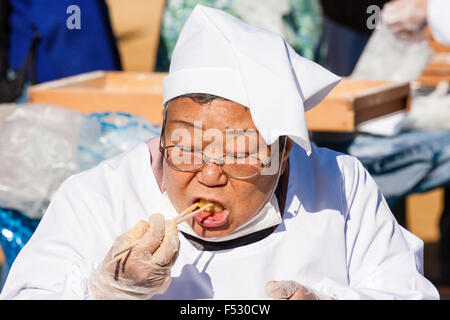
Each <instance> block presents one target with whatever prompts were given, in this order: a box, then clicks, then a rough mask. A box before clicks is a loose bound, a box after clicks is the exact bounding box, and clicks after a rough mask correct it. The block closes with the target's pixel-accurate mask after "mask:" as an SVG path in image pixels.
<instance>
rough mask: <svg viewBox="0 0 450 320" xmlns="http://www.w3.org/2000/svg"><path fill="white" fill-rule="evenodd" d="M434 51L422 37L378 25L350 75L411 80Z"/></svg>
mask: <svg viewBox="0 0 450 320" xmlns="http://www.w3.org/2000/svg"><path fill="white" fill-rule="evenodd" d="M432 55H433V51H432V50H431V48H430V47H429V45H428V42H427V40H425V39H420V38H419V39H402V38H399V37H398V36H396V35H395V33H394V32H393V31H391V30H390V29H389V27H387V26H385V25H380V26H379V27H378V28H377V29H376V30H375V31H374V32H373V34H372V36H371V37H370V39H369V42H368V43H367V45H366V47H365V48H364V51H363V53H362V55H361V57H360V58H359V60H358V63H357V64H356V66H355V70H354V71H353V73H352V74H351V75H350V78H352V79H360V80H390V81H413V80H415V79H417V78H418V77H419V76H420V75H421V74H422V72H423V70H424V69H425V67H426V66H427V64H428V62H429V61H430V59H431V57H432Z"/></svg>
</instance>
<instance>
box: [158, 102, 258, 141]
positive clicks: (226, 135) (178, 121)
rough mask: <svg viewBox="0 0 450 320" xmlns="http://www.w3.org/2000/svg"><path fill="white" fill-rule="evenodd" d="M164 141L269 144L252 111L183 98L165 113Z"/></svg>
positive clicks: (237, 105)
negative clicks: (187, 139)
mask: <svg viewBox="0 0 450 320" xmlns="http://www.w3.org/2000/svg"><path fill="white" fill-rule="evenodd" d="M164 126H165V127H164V132H163V134H164V138H166V139H167V142H169V141H172V142H174V141H175V140H176V139H180V137H182V136H184V137H185V138H184V140H186V136H187V138H189V139H190V140H194V139H199V138H200V137H201V140H215V141H216V142H217V141H223V142H224V143H225V142H226V141H227V142H231V141H232V140H233V139H234V140H235V139H238V140H239V141H246V142H245V143H246V145H248V144H249V143H250V142H256V143H258V144H265V141H264V139H263V137H262V136H261V135H260V133H259V131H258V129H257V128H256V126H255V124H254V122H253V120H252V116H251V112H250V110H249V109H248V108H247V107H246V106H243V105H241V104H238V103H236V102H233V101H231V100H228V99H225V98H221V97H218V96H211V95H195V96H190V95H188V96H186V95H185V96H181V97H177V98H174V99H172V100H170V101H169V102H168V103H166V105H165V111H164Z"/></svg>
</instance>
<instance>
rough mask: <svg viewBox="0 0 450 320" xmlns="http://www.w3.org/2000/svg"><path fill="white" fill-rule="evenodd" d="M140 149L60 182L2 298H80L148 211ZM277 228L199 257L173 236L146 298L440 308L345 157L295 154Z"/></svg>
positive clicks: (413, 245)
mask: <svg viewBox="0 0 450 320" xmlns="http://www.w3.org/2000/svg"><path fill="white" fill-rule="evenodd" d="M150 162H151V155H150V152H149V150H148V147H147V145H146V144H144V143H142V144H140V145H138V146H137V147H136V148H134V149H133V150H131V151H129V152H127V153H125V154H122V155H120V156H117V157H114V158H112V159H110V160H107V161H105V162H103V163H101V164H100V165H98V166H96V167H95V168H92V169H90V170H88V171H85V172H82V173H80V174H78V175H75V176H72V177H70V178H69V179H68V180H66V181H65V182H64V183H63V185H62V186H61V187H60V189H59V190H58V192H57V193H56V194H55V195H54V197H53V200H52V202H51V203H50V206H49V208H48V210H47V212H46V213H45V215H44V217H43V219H42V221H41V223H40V225H39V226H38V228H37V230H36V232H35V233H34V235H33V237H32V238H31V240H30V241H29V242H28V243H27V245H26V246H25V247H24V248H23V250H22V251H21V252H20V253H19V255H18V257H17V259H16V260H15V262H14V263H13V265H12V268H11V270H10V274H9V277H8V279H7V281H6V283H5V286H4V289H3V292H2V293H1V296H0V297H1V298H3V299H13V298H17V299H65V298H69V299H89V293H88V290H87V281H88V277H89V275H90V273H91V272H92V270H93V268H95V266H96V265H98V264H99V263H100V262H101V261H102V260H103V258H104V257H105V255H106V253H107V252H108V251H109V249H110V247H111V245H112V243H113V242H114V240H115V239H116V237H118V236H119V235H120V234H122V233H123V232H125V231H127V230H128V229H129V228H131V227H132V226H133V225H134V224H135V223H136V222H137V221H138V220H141V219H147V218H148V216H149V215H150V214H151V213H153V212H154V211H155V210H156V209H155V208H156V207H157V204H158V201H159V199H160V198H161V191H160V189H159V186H158V184H157V181H156V179H155V175H154V173H153V171H152V168H151V166H150ZM285 208H286V209H285V212H284V214H283V222H282V223H281V224H280V225H279V226H278V227H277V229H276V231H275V232H274V233H272V234H271V235H270V236H268V237H266V238H264V239H263V240H260V241H258V242H255V243H252V244H249V245H245V246H242V247H238V248H235V249H230V250H222V251H214V252H208V251H203V252H202V251H198V250H197V249H195V248H194V246H192V245H191V244H190V243H189V242H188V241H187V240H186V239H185V238H184V236H183V235H182V234H180V242H181V245H180V254H179V257H178V259H177V261H176V263H175V265H174V267H173V269H172V277H173V278H172V283H171V285H170V287H169V289H168V290H167V291H166V292H165V294H163V295H158V296H154V299H197V298H198V299H208V298H214V299H228V298H231V299H240V298H244V299H265V298H267V297H266V295H265V293H264V287H265V285H266V282H267V281H270V280H295V281H297V282H298V283H300V284H303V285H306V286H310V287H312V288H314V289H315V290H316V291H318V292H320V293H321V294H322V295H326V296H334V297H335V298H337V299H438V298H439V295H438V292H437V290H436V288H435V287H434V286H433V285H432V284H431V283H430V282H429V281H428V280H427V279H426V278H424V276H423V262H422V260H423V257H422V251H423V242H422V241H421V240H420V239H419V238H417V237H415V236H414V235H413V234H411V233H410V232H408V231H406V230H405V229H404V228H402V227H401V226H400V225H399V224H398V223H397V222H396V220H395V218H394V216H393V215H392V213H391V211H390V210H389V208H388V206H387V204H386V202H385V200H384V198H383V196H382V194H381V192H380V191H379V189H378V187H377V185H376V184H375V182H374V180H373V179H372V178H371V177H370V175H369V174H368V173H367V172H366V170H365V169H364V168H363V166H362V165H361V163H360V162H359V161H358V160H357V159H356V158H354V157H351V156H348V155H343V154H339V153H336V152H333V151H331V150H328V149H321V148H314V147H313V150H312V154H311V155H310V156H309V157H308V156H307V155H306V153H305V151H304V150H303V149H302V148H300V147H299V146H298V145H294V147H293V150H292V152H291V154H290V175H289V188H288V193H287V199H286V206H285Z"/></svg>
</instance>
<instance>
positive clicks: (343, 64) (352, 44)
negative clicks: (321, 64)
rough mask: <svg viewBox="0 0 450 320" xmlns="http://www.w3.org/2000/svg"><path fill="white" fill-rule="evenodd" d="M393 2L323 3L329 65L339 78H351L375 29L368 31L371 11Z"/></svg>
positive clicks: (352, 0) (323, 0)
mask: <svg viewBox="0 0 450 320" xmlns="http://www.w3.org/2000/svg"><path fill="white" fill-rule="evenodd" d="M388 1H389V0H340V1H339V5H337V2H336V1H335V0H320V4H321V5H322V11H323V17H324V18H323V19H324V21H323V41H324V43H325V47H326V49H325V51H326V57H325V66H326V67H327V68H328V69H329V70H330V71H332V72H334V73H336V74H337V75H339V76H349V75H350V74H351V73H352V71H353V69H354V68H355V66H356V63H357V62H358V59H359V57H360V56H361V53H362V52H363V50H364V48H365V46H366V44H367V42H368V41H369V38H370V36H371V34H372V32H373V29H371V28H368V26H367V19H368V18H369V17H370V13H368V12H367V11H368V10H367V9H368V8H369V6H372V5H376V6H378V7H379V8H382V7H383V6H384V5H385V4H386V3H387V2H388Z"/></svg>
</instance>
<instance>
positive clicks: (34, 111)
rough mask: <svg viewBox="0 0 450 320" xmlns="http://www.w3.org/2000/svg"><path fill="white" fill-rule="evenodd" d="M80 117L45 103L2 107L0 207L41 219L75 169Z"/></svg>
mask: <svg viewBox="0 0 450 320" xmlns="http://www.w3.org/2000/svg"><path fill="white" fill-rule="evenodd" d="M82 120H83V117H82V115H81V114H80V113H77V112H74V111H71V110H69V109H65V108H58V107H53V106H48V105H43V104H4V105H0V206H1V207H3V208H11V209H16V210H19V211H21V212H23V213H24V214H26V215H27V216H28V217H30V218H33V219H37V218H40V217H42V214H43V211H44V210H45V209H46V208H47V206H48V203H49V201H50V197H51V195H53V193H54V192H55V191H56V189H57V188H58V187H59V185H60V184H61V183H62V181H64V179H66V178H67V177H68V176H70V175H71V174H74V173H75V172H77V171H78V164H77V145H78V138H79V129H80V124H81V122H82Z"/></svg>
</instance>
